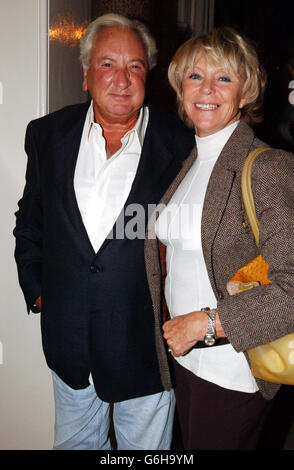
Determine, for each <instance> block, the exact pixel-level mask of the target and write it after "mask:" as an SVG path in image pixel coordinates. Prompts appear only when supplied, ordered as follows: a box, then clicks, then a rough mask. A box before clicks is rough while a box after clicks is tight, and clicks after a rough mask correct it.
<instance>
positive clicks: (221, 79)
mask: <svg viewBox="0 0 294 470" xmlns="http://www.w3.org/2000/svg"><path fill="white" fill-rule="evenodd" d="M219 80H220V81H221V82H231V79H230V77H227V76H222V77H219Z"/></svg>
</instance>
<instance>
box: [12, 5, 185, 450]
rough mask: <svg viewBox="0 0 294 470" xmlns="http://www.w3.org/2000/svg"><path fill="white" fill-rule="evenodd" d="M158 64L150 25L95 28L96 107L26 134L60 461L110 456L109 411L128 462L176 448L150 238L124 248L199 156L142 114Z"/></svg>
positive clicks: (24, 236)
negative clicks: (138, 216)
mask: <svg viewBox="0 0 294 470" xmlns="http://www.w3.org/2000/svg"><path fill="white" fill-rule="evenodd" d="M155 52H156V50H155V47H154V43H153V40H152V38H151V37H150V34H149V32H148V31H147V30H146V28H145V27H144V26H143V25H141V24H140V23H138V22H134V21H130V20H128V19H127V18H124V17H121V16H118V15H113V14H109V15H104V16H102V17H100V18H98V19H97V20H95V21H94V22H93V23H91V24H90V25H89V27H88V29H87V32H86V34H85V36H84V37H83V39H82V42H81V59H82V63H83V68H84V83H83V88H84V90H88V91H89V92H90V95H91V97H92V101H91V103H90V104H89V103H86V104H79V105H74V106H70V107H66V108H64V109H62V110H60V111H58V112H56V113H53V114H49V115H48V116H45V117H43V118H41V119H37V120H35V121H33V122H31V123H30V124H29V125H28V129H27V135H26V152H27V155H28V167H27V174H26V178H27V180H26V186H25V190H24V194H23V197H22V199H21V201H20V203H19V211H18V212H17V214H16V215H17V223H16V228H15V230H14V234H15V237H16V252H15V255H16V260H17V265H18V272H19V280H20V285H21V287H22V289H23V292H24V296H25V299H26V303H27V307H28V310H32V311H34V312H38V311H40V310H42V314H41V327H42V340H43V349H44V353H45V357H46V360H47V364H48V366H49V367H50V369H51V370H52V375H53V384H54V393H55V406H56V429H55V443H54V448H55V449H110V442H109V436H108V434H109V433H108V431H109V420H110V418H109V408H110V404H111V403H113V404H114V407H113V420H114V428H115V435H116V440H117V447H118V449H168V448H169V446H170V441H171V429H172V421H173V411H174V397H173V392H172V390H171V384H170V377H169V373H168V364H167V359H166V355H165V349H164V344H163V341H162V334H161V327H160V319H158V318H156V317H155V316H154V312H153V307H152V301H151V297H150V292H149V288H148V284H147V278H146V271H145V264H144V239H143V238H144V237H133V236H127V230H125V231H124V236H123V237H122V236H115V234H116V232H121V231H120V230H118V221H120V223H121V220H123V223H124V224H125V225H124V228H126V226H127V224H128V222H130V216H127V215H125V216H124V217H123V218H122V217H121V215H122V214H123V215H124V214H127V213H128V209H129V208H130V207H134V205H136V207H140V208H143V209H144V214H146V217H143V223H144V229H145V226H146V223H147V213H148V205H150V204H151V205H152V204H153V205H155V204H157V203H158V201H159V200H160V198H161V196H162V195H163V193H164V191H165V190H166V189H167V187H168V185H169V184H170V183H171V181H172V180H173V178H174V177H175V175H176V174H177V173H178V172H179V170H180V168H181V160H183V159H184V158H185V157H186V156H187V155H188V153H189V151H190V150H191V148H192V146H193V136H192V135H191V134H190V132H189V131H188V130H187V129H186V128H185V127H184V126H182V125H181V124H180V123H179V122H178V121H177V120H176V119H174V118H170V117H165V116H162V115H161V114H159V113H157V112H156V111H155V110H153V109H152V108H148V107H146V106H143V101H144V97H145V83H146V77H147V71H148V70H149V69H150V68H151V67H152V66H153V65H154V57H155ZM131 215H132V214H131ZM145 219H146V220H145ZM141 222H142V220H141ZM109 234H112V235H111V236H110V235H109Z"/></svg>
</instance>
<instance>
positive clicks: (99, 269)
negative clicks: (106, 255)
mask: <svg viewBox="0 0 294 470" xmlns="http://www.w3.org/2000/svg"><path fill="white" fill-rule="evenodd" d="M90 271H91V273H93V274H95V273H101V272H102V271H103V268H102V266H95V265H94V264H92V266H90Z"/></svg>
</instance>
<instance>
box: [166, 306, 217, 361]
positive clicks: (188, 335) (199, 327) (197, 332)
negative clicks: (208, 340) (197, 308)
mask: <svg viewBox="0 0 294 470" xmlns="http://www.w3.org/2000/svg"><path fill="white" fill-rule="evenodd" d="M207 324H208V315H207V313H205V312H191V313H187V314H185V315H179V316H177V317H175V318H173V319H172V320H168V321H167V322H165V323H164V325H163V331H164V334H163V337H164V338H165V339H166V342H167V344H168V347H169V348H170V349H171V351H172V353H173V355H174V356H175V357H178V356H183V355H184V354H186V353H187V352H188V351H189V350H190V349H191V348H192V347H193V346H194V344H195V343H196V342H197V341H203V339H204V337H205V335H206V332H207ZM215 330H216V336H217V337H218V338H224V337H226V334H225V332H224V330H223V328H222V326H221V322H220V319H219V316H218V313H216V315H215Z"/></svg>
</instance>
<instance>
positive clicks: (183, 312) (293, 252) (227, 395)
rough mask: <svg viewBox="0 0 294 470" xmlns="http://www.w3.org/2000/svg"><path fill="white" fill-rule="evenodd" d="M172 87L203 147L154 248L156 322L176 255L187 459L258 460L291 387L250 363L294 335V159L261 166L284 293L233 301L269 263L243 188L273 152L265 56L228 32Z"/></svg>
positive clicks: (178, 367)
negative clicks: (265, 433) (254, 456)
mask: <svg viewBox="0 0 294 470" xmlns="http://www.w3.org/2000/svg"><path fill="white" fill-rule="evenodd" d="M169 80H170V83H171V85H172V86H173V88H174V90H175V91H176V93H177V98H178V105H179V114H180V116H181V117H182V119H183V120H184V121H185V122H186V123H187V124H188V125H190V126H193V127H194V128H195V139H196V146H195V148H194V150H193V151H192V153H191V155H190V156H189V157H188V158H187V160H186V161H185V162H184V165H183V168H182V171H181V172H180V173H179V175H178V176H177V177H176V179H175V180H174V182H173V183H172V185H171V186H170V188H169V189H168V191H167V193H166V194H165V195H164V197H163V199H162V200H161V204H160V205H159V206H158V210H157V211H156V213H154V214H153V217H151V219H150V222H149V230H148V236H147V240H146V247H145V248H146V268H147V274H148V279H149V285H150V290H151V294H152V297H153V301H154V308H155V310H156V309H159V308H160V306H159V295H158V292H159V289H160V286H159V282H160V281H159V277H160V276H159V275H158V273H159V272H160V265H159V261H158V253H159V249H158V248H159V247H158V243H157V241H156V240H155V239H154V238H155V236H156V237H157V240H159V241H161V242H162V243H163V244H164V245H165V246H166V279H165V287H164V290H165V300H166V303H167V307H168V309H169V313H170V320H168V321H166V322H165V323H164V325H163V331H164V338H165V340H166V342H167V345H168V348H169V351H170V352H171V353H172V354H171V356H172V363H173V369H174V379H175V393H176V398H177V407H178V414H179V421H180V427H181V431H182V436H183V441H184V447H185V449H254V448H256V444H257V441H258V437H259V435H260V431H261V428H262V424H263V422H264V419H265V417H266V415H267V413H268V410H269V408H270V403H271V401H270V400H271V399H272V398H273V396H274V395H275V393H276V392H277V390H278V388H279V385H277V384H272V383H267V382H264V381H261V380H258V379H256V380H255V378H254V377H253V376H252V374H251V371H250V365H249V363H248V361H247V356H246V351H247V350H248V349H250V348H252V347H255V346H257V345H259V344H264V343H267V342H269V341H271V340H273V339H276V338H277V337H281V336H283V335H285V334H288V333H290V332H292V331H293V330H294V237H293V233H294V204H293V202H294V155H293V154H290V153H286V152H284V151H280V150H270V151H266V152H264V153H263V154H262V155H261V156H259V157H258V159H257V160H256V161H255V163H254V166H253V192H254V198H255V204H256V209H257V217H258V219H259V222H260V246H259V250H260V252H261V253H262V255H263V257H264V258H265V259H266V260H267V261H268V263H269V265H270V270H269V278H270V280H271V282H272V283H271V284H270V285H267V286H258V287H255V288H254V289H251V290H250V291H246V292H243V293H240V294H238V295H235V296H229V294H228V292H227V291H226V284H227V282H228V280H229V279H230V278H231V277H232V276H233V274H234V273H235V272H236V271H237V270H238V269H239V268H240V267H241V266H243V265H245V264H247V263H248V262H249V261H250V260H251V259H253V258H255V257H256V256H257V254H258V250H257V248H256V245H255V242H254V238H253V236H252V234H251V232H250V229H249V228H248V226H247V225H246V223H244V211H243V208H242V201H241V183H240V177H241V170H242V167H243V163H244V161H245V159H246V157H247V155H248V154H249V152H250V151H251V150H252V149H254V148H256V147H260V146H263V145H264V144H263V142H261V141H260V140H258V139H257V138H256V137H255V136H254V133H253V131H252V129H251V128H250V127H249V125H248V124H253V123H254V122H257V121H258V120H259V109H260V103H261V101H262V95H263V91H264V86H265V74H264V72H263V71H262V68H261V66H260V65H259V62H258V58H257V54H256V52H255V50H254V48H253V47H252V46H251V45H250V44H249V43H248V42H247V41H246V40H245V39H244V38H242V37H241V36H240V35H239V34H238V33H237V32H235V31H234V30H232V29H231V28H226V27H224V28H219V29H216V30H214V31H213V32H211V33H208V34H204V35H201V36H199V37H196V38H192V39H190V40H189V41H188V42H186V43H185V44H183V45H182V46H181V47H180V48H179V50H178V51H177V52H176V54H175V56H174V58H173V60H172V63H171V64H170V68H169ZM156 219H157V220H156ZM152 238H153V239H152ZM202 309H205V311H203V310H202ZM215 337H216V338H217V339H216V340H215Z"/></svg>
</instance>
